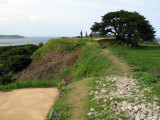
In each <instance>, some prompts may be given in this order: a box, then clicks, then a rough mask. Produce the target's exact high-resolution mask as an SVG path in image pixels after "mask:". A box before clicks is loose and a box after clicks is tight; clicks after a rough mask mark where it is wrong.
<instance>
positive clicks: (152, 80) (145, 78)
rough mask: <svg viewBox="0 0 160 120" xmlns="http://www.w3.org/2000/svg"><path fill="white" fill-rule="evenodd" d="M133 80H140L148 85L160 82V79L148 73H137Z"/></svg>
mask: <svg viewBox="0 0 160 120" xmlns="http://www.w3.org/2000/svg"><path fill="white" fill-rule="evenodd" d="M133 78H135V79H140V80H141V81H142V82H146V83H155V82H158V81H160V79H159V78H157V77H156V76H153V75H152V74H150V73H146V72H135V73H134V74H133Z"/></svg>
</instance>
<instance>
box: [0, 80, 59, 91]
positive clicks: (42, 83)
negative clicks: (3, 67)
mask: <svg viewBox="0 0 160 120" xmlns="http://www.w3.org/2000/svg"><path fill="white" fill-rule="evenodd" d="M58 84H59V82H57V81H56V80H55V79H54V78H52V77H47V78H43V79H41V80H40V79H37V80H25V81H16V82H13V83H10V84H7V85H0V91H10V90H13V89H22V88H47V87H58Z"/></svg>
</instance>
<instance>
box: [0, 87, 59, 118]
mask: <svg viewBox="0 0 160 120" xmlns="http://www.w3.org/2000/svg"><path fill="white" fill-rule="evenodd" d="M57 95H58V90H57V89H56V88H35V89H19V90H14V91H11V92H0V120H44V119H45V118H46V115H47V113H48V111H49V109H50V108H51V106H52V105H53V104H54V102H55V100H56V97H57Z"/></svg>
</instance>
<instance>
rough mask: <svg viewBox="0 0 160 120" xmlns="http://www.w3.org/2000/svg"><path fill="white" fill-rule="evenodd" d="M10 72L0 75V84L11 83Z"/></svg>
mask: <svg viewBox="0 0 160 120" xmlns="http://www.w3.org/2000/svg"><path fill="white" fill-rule="evenodd" d="M11 77H12V75H11V74H5V75H3V76H1V77H0V85H5V84H9V83H11Z"/></svg>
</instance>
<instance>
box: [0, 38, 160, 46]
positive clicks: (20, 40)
mask: <svg viewBox="0 0 160 120" xmlns="http://www.w3.org/2000/svg"><path fill="white" fill-rule="evenodd" d="M52 38H58V37H26V38H18V39H0V46H16V45H26V44H35V45H38V44H39V43H40V42H42V43H43V44H45V43H46V42H48V40H50V39H52ZM156 39H157V41H158V42H159V44H160V37H157V38H156Z"/></svg>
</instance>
